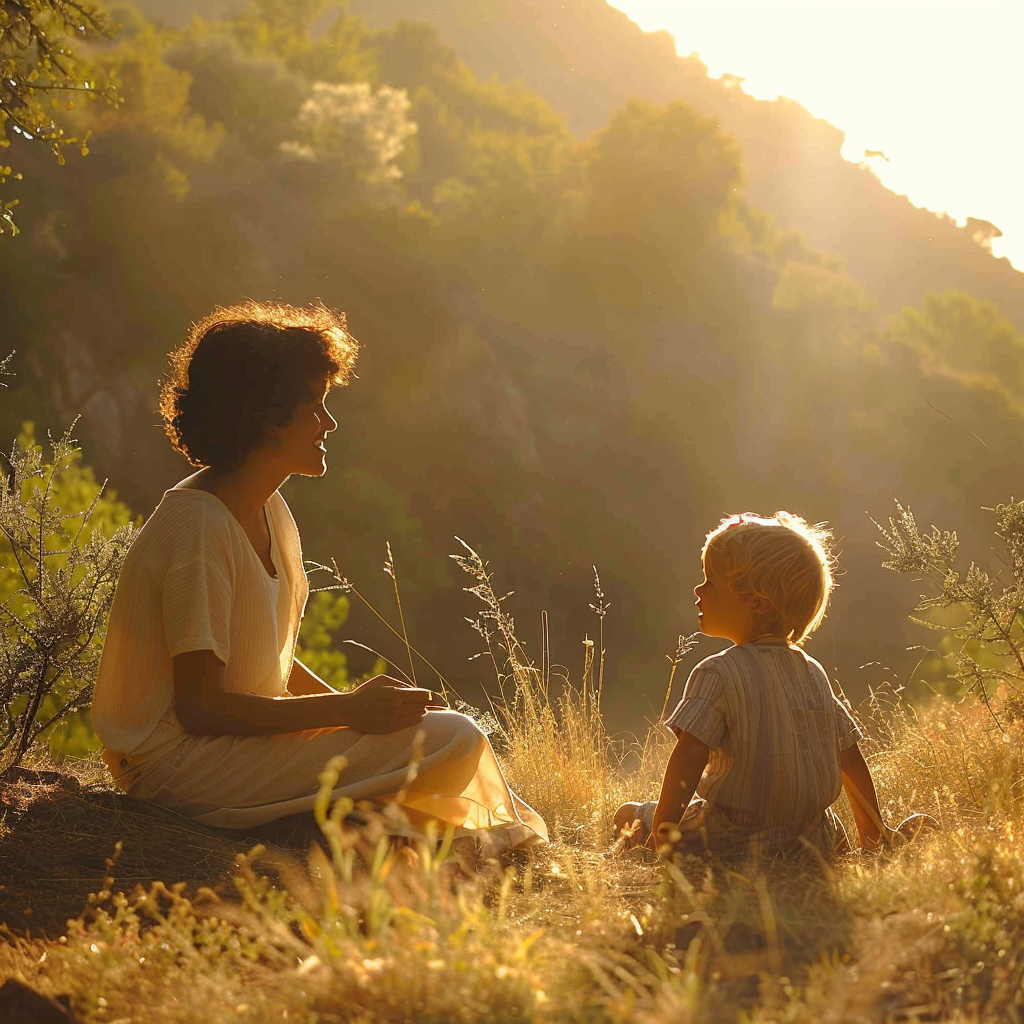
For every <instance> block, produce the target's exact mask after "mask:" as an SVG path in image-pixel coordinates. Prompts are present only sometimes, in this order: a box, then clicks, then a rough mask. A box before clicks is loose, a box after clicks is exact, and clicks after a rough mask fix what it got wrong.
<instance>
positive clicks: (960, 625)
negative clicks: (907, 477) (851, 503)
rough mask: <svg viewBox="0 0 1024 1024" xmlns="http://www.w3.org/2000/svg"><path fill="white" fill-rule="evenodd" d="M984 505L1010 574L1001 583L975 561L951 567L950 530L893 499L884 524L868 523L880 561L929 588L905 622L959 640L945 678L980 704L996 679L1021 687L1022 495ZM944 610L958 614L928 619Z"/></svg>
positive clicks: (953, 542)
mask: <svg viewBox="0 0 1024 1024" xmlns="http://www.w3.org/2000/svg"><path fill="white" fill-rule="evenodd" d="M985 511H988V512H992V513H993V514H994V516H995V529H994V533H995V537H996V539H997V541H998V542H999V547H1000V548H1001V549H1002V554H1003V562H1004V564H1005V566H1006V568H1007V569H1008V570H1009V573H1010V577H1011V578H1010V579H1009V580H1008V581H1006V582H1004V581H1003V580H1002V579H1000V577H999V575H998V574H997V575H993V574H991V573H989V572H987V571H986V570H985V569H983V568H982V567H981V566H979V565H978V564H977V563H976V562H971V563H970V564H969V565H968V566H967V569H966V570H961V569H960V568H958V567H957V565H956V560H957V554H958V552H959V547H960V541H959V538H958V537H957V535H956V533H955V532H951V531H945V530H939V529H938V528H937V527H935V526H932V527H931V528H930V529H929V530H922V529H921V528H920V527H919V526H918V523H917V520H916V519H915V517H914V514H913V512H912V511H911V510H910V508H909V507H904V506H903V505H901V504H900V503H899V502H897V503H896V514H895V515H894V516H891V517H890V518H889V520H888V525H887V526H883V525H882V524H881V523H879V522H877V521H875V520H872V522H874V524H875V526H876V527H878V530H879V532H880V533H881V535H882V539H881V540H880V541H878V542H877V543H878V546H879V547H880V548H881V549H882V550H883V551H884V552H885V553H886V555H887V556H888V557H887V558H886V560H885V561H883V563H882V565H883V566H884V567H885V568H886V569H891V570H892V571H893V572H898V573H901V574H904V575H910V576H914V577H915V578H917V579H921V580H925V581H927V582H928V583H929V584H930V585H931V587H932V589H933V593H932V594H930V595H928V594H923V595H922V596H921V598H920V599H919V601H918V603H917V605H916V606H915V608H914V612H915V615H914V616H912V619H913V621H914V622H916V623H918V624H919V625H923V626H927V627H929V628H930V629H936V630H941V631H943V632H945V633H946V634H947V635H948V636H950V637H953V638H955V639H956V640H958V641H959V645H958V646H957V649H956V650H955V652H954V654H953V671H952V673H951V675H952V678H953V679H955V680H956V681H957V682H958V683H959V684H960V688H961V691H962V692H963V693H965V694H966V693H975V694H976V695H977V696H979V697H980V698H981V699H982V700H983V701H985V702H986V703H987V702H988V696H989V694H990V692H991V691H992V689H993V688H994V687H995V686H997V685H1000V684H1002V685H1007V686H1010V687H1012V688H1014V689H1016V690H1017V691H1018V692H1021V691H1022V687H1024V502H1015V501H1013V499H1011V500H1010V501H1009V502H1008V503H1006V504H1002V505H997V506H996V507H995V508H992V509H986V510H985ZM945 610H949V611H951V612H953V613H954V615H955V616H957V617H958V621H954V622H953V623H952V624H949V622H948V621H934V618H932V616H934V615H935V613H936V612H940V611H945ZM943 618H944V619H947V620H948V618H949V616H944V617H943Z"/></svg>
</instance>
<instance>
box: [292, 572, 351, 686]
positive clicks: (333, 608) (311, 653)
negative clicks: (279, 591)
mask: <svg viewBox="0 0 1024 1024" xmlns="http://www.w3.org/2000/svg"><path fill="white" fill-rule="evenodd" d="M347 618H348V598H347V597H346V596H345V595H344V594H339V593H338V592H337V591H334V590H320V591H317V592H316V593H314V594H311V595H310V597H309V600H308V601H307V602H306V611H305V613H304V614H303V616H302V625H301V626H300V627H299V638H298V642H297V643H296V645H295V657H296V658H298V659H299V661H301V662H302V664H303V665H305V666H306V668H308V669H309V670H310V671H311V672H313V673H314V674H315V675H318V676H319V677H320V678H321V679H322V680H323V681H324V682H325V683H327V685H328V686H333V687H334V688H335V689H336V690H347V689H348V688H349V686H350V685H351V682H350V680H349V675H348V659H347V658H346V657H345V655H344V654H342V652H341V651H339V650H338V642H339V641H338V630H339V629H341V627H342V626H343V625H344V624H345V620H346V619H347Z"/></svg>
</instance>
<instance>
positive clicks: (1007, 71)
mask: <svg viewBox="0 0 1024 1024" xmlns="http://www.w3.org/2000/svg"><path fill="white" fill-rule="evenodd" d="M609 2H610V3H611V4H612V5H613V6H615V7H618V8H620V9H621V10H623V11H625V12H626V14H627V15H629V17H630V18H632V19H633V21H635V22H636V23H637V24H638V25H640V26H641V27H642V28H644V29H647V30H648V31H653V30H654V29H661V28H663V29H667V30H668V31H669V32H671V33H672V34H673V35H674V36H675V38H676V46H677V48H678V50H679V53H681V54H689V53H697V54H698V55H699V56H700V58H701V60H703V61H704V63H705V64H706V65H707V66H708V72H709V74H710V75H711V76H712V77H714V78H718V77H720V76H721V75H723V74H726V73H728V74H733V75H738V76H740V77H741V78H744V79H746V81H745V82H744V83H743V89H744V90H745V91H746V92H748V93H750V94H751V95H752V96H756V97H757V98H759V99H775V98H776V97H777V96H780V95H782V96H788V97H790V98H792V99H795V100H797V101H798V102H799V103H800V104H801V105H802V106H804V107H806V108H807V110H809V111H810V112H811V113H812V114H814V115H815V116H816V117H821V118H824V119H825V120H826V121H830V122H831V123H832V124H834V125H835V126H836V127H837V128H840V129H842V130H843V131H844V132H846V145H845V146H844V147H843V156H844V157H846V159H847V160H852V161H854V162H859V161H860V160H862V159H863V157H864V150H865V149H872V150H881V151H882V152H884V153H885V155H886V156H887V157H888V158H889V162H888V163H886V162H885V161H883V160H879V159H875V160H872V162H871V165H872V167H873V168H874V170H875V172H876V173H877V174H878V176H879V177H880V178H881V180H882V182H883V183H884V184H885V186H886V187H887V188H889V189H892V191H894V192H897V193H901V194H904V195H907V196H908V197H909V198H910V200H911V202H913V203H914V204H915V205H916V206H923V207H926V208H927V209H929V210H935V211H938V212H946V213H948V214H949V215H950V216H952V217H954V218H956V219H957V220H958V221H959V222H960V223H963V222H964V220H965V218H967V217H977V218H979V219H982V220H988V221H991V222H992V223H993V224H995V225H996V226H997V227H999V228H1000V229H1001V230H1002V231H1003V235H1004V237H1003V238H999V239H996V240H995V242H994V243H993V247H992V249H993V252H994V253H995V254H996V255H997V256H1006V257H1008V258H1009V259H1010V261H1011V262H1012V263H1013V265H1014V266H1015V267H1016V268H1018V269H1020V270H1024V0H609Z"/></svg>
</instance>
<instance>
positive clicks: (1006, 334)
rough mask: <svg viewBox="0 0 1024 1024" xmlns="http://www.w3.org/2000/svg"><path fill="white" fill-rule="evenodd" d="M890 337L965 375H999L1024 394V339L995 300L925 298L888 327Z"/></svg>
mask: <svg viewBox="0 0 1024 1024" xmlns="http://www.w3.org/2000/svg"><path fill="white" fill-rule="evenodd" d="M884 337H885V339H886V340H887V341H888V342H889V343H890V344H892V345H894V346H899V347H905V348H909V349H911V350H913V351H914V352H916V353H917V354H918V355H919V357H921V358H922V360H923V361H924V362H925V363H926V364H927V363H932V364H934V363H936V362H938V363H941V364H945V365H947V366H949V367H950V368H951V369H952V370H953V371H956V372H959V373H960V374H981V375H983V376H992V377H995V378H996V379H997V380H998V381H999V383H1000V384H1001V385H1002V386H1003V387H1004V388H1007V389H1008V390H1009V391H1010V392H1011V393H1012V394H1013V395H1015V396H1017V397H1018V398H1019V397H1020V396H1021V394H1022V391H1024V336H1022V335H1021V334H1020V332H1019V331H1017V330H1016V329H1015V328H1014V326H1013V324H1012V323H1011V322H1010V320H1009V319H1008V318H1007V316H1006V315H1005V314H1004V313H1003V312H1002V310H1000V309H999V307H998V306H996V305H995V304H994V303H992V302H988V301H986V300H982V299H976V298H974V296H973V295H969V294H967V292H963V291H957V290H952V291H946V292H942V293H941V294H939V295H936V294H930V295H927V296H925V300H924V307H923V308H922V309H912V308H908V309H904V310H903V312H902V313H900V314H899V315H898V316H895V317H893V318H892V319H891V320H890V321H889V323H888V324H887V325H886V328H885V332H884Z"/></svg>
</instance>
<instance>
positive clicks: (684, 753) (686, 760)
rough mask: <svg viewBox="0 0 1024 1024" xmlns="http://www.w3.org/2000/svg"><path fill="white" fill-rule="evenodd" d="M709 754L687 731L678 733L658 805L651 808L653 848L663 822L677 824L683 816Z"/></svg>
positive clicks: (705, 746)
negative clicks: (652, 812) (652, 813)
mask: <svg viewBox="0 0 1024 1024" xmlns="http://www.w3.org/2000/svg"><path fill="white" fill-rule="evenodd" d="M708 755H709V751H708V748H707V745H706V744H704V743H701V741H700V740H699V739H697V737H696V736H691V735H690V733H688V732H680V733H678V734H677V737H676V745H675V748H674V749H673V751H672V754H671V756H670V757H669V759H668V764H667V765H666V766H665V777H664V779H662V783H661V796H660V797H658V806H657V807H656V808H655V809H654V824H653V826H652V828H651V844H652V845H653V844H654V843H655V842H657V835H658V826H659V825H661V824H662V823H663V822H666V821H679V819H680V818H681V817H682V816H683V811H685V810H686V806H687V804H689V802H690V801H691V800H692V799H693V794H694V791H695V790H696V788H697V783H698V782H700V777H701V776H702V775H703V774H704V769H705V768H706V767H707V765H708Z"/></svg>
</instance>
